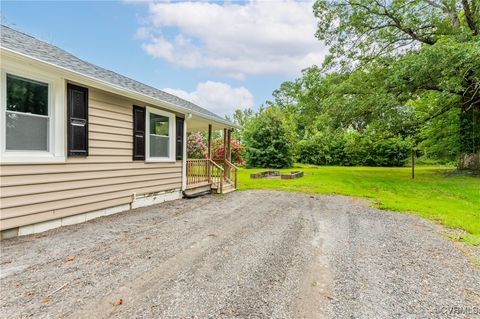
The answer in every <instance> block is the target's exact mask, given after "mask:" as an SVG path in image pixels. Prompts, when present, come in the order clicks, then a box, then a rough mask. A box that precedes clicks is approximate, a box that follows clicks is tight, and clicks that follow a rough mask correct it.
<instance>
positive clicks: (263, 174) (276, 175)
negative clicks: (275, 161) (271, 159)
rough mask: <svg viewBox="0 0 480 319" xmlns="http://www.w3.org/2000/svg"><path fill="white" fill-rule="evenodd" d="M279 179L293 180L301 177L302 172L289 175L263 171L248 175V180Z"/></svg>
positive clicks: (293, 172)
mask: <svg viewBox="0 0 480 319" xmlns="http://www.w3.org/2000/svg"><path fill="white" fill-rule="evenodd" d="M279 177H280V178H281V179H293V178H300V177H303V172H302V171H292V172H289V173H280V171H263V172H258V173H253V174H250V178H279Z"/></svg>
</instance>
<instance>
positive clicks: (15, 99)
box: [5, 74, 50, 152]
mask: <svg viewBox="0 0 480 319" xmlns="http://www.w3.org/2000/svg"><path fill="white" fill-rule="evenodd" d="M6 77H7V89H6V91H7V105H6V116H5V117H6V123H5V124H6V125H5V126H6V133H5V135H6V142H5V149H6V151H45V152H48V151H49V141H48V140H49V138H48V137H49V126H50V117H49V107H48V105H49V103H48V100H49V99H48V90H49V89H48V84H47V83H42V82H38V81H34V80H29V79H26V78H22V77H19V76H15V75H11V74H7V75H6Z"/></svg>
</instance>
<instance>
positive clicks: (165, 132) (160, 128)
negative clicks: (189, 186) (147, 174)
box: [146, 108, 175, 162]
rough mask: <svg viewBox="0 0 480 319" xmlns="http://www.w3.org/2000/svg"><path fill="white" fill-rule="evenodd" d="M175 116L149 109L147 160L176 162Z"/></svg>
mask: <svg viewBox="0 0 480 319" xmlns="http://www.w3.org/2000/svg"><path fill="white" fill-rule="evenodd" d="M174 126H175V115H173V114H171V113H168V112H164V111H160V110H157V109H153V108H147V143H146V146H147V151H146V154H147V160H150V161H159V162H160V161H175V154H174V138H173V137H174V132H175V130H174Z"/></svg>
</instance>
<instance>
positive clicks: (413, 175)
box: [412, 148, 415, 179]
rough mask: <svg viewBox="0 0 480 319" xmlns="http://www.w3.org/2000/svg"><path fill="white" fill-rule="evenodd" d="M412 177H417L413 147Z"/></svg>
mask: <svg viewBox="0 0 480 319" xmlns="http://www.w3.org/2000/svg"><path fill="white" fill-rule="evenodd" d="M412 179H415V149H414V148H412Z"/></svg>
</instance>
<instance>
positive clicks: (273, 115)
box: [244, 105, 295, 168]
mask: <svg viewBox="0 0 480 319" xmlns="http://www.w3.org/2000/svg"><path fill="white" fill-rule="evenodd" d="M293 132H294V127H292V124H289V122H288V120H287V118H286V116H285V114H283V113H282V112H281V110H280V109H279V108H278V107H277V106H275V105H271V106H269V107H267V108H265V109H263V110H261V111H260V112H259V113H257V114H256V115H255V117H253V118H252V119H251V120H250V121H249V122H248V123H247V125H246V126H245V132H244V136H245V145H246V149H247V151H246V162H247V166H249V167H266V168H267V167H268V168H283V167H290V166H291V165H292V164H293V160H294V145H295V143H294V141H295V138H294V133H293Z"/></svg>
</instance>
